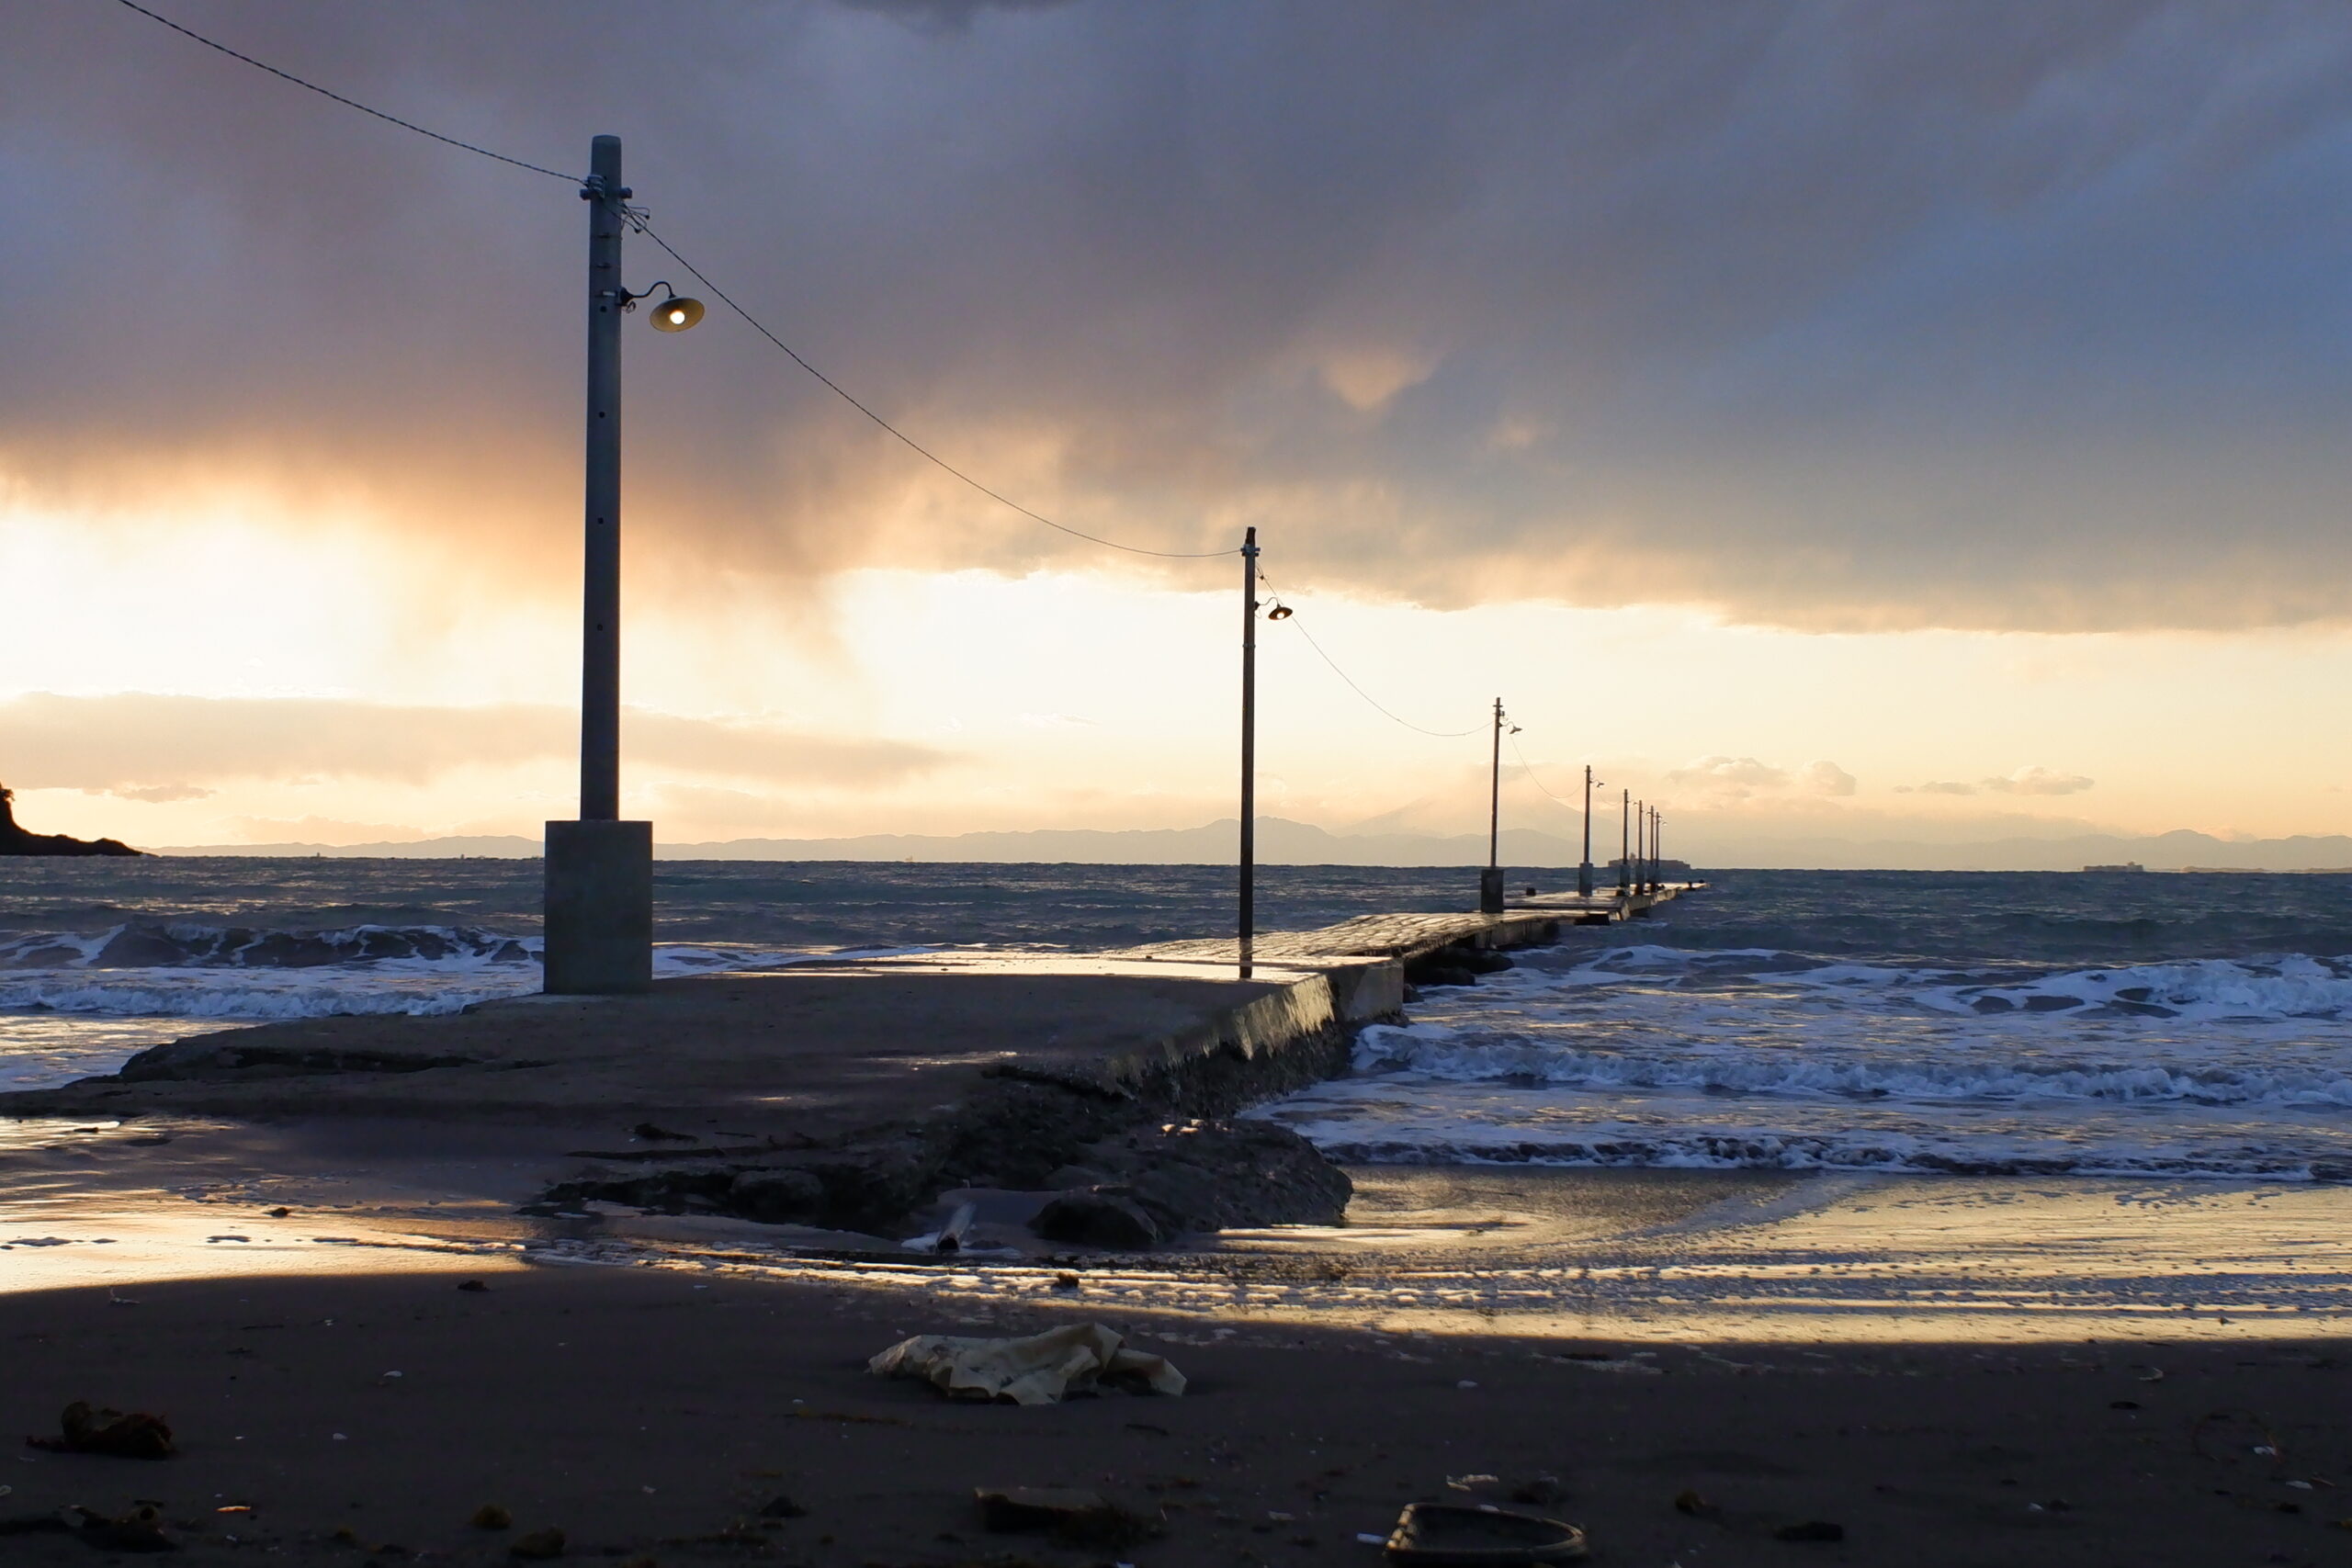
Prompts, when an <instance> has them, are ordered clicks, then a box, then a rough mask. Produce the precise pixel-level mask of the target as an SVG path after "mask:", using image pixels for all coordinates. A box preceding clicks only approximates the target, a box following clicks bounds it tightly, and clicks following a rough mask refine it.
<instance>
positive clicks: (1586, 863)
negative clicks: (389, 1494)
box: [1577, 762, 1592, 898]
mask: <svg viewBox="0 0 2352 1568" xmlns="http://www.w3.org/2000/svg"><path fill="white" fill-rule="evenodd" d="M1577 897H1579V898H1589V897H1592V764H1591V763H1590V762H1587V763H1586V764H1585V765H1584V859H1583V860H1582V861H1581V862H1579V863H1577Z"/></svg>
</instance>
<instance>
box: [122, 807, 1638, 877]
mask: <svg viewBox="0 0 2352 1568" xmlns="http://www.w3.org/2000/svg"><path fill="white" fill-rule="evenodd" d="M1238 826H1239V824H1238V822H1236V821H1235V819H1234V818H1229V817H1228V818H1225V819H1224V820H1223V821H1219V822H1211V823H1208V824H1207V825H1205V826H1204V827H1199V828H1155V829H1127V830H1125V831H1112V830H1101V829H1039V830H1036V831H1032V832H1020V833H958V834H956V835H954V836H952V837H939V836H927V835H918V834H905V833H868V834H865V835H863V836H861V837H858V838H852V839H730V840H728V841H726V842H725V843H718V844H657V845H655V846H654V850H653V853H654V857H655V858H656V859H658V860H848V861H909V860H911V861H965V862H983V863H1021V862H1031V863H1037V862H1042V863H1048V864H1050V863H1075V864H1085V865H1220V864H1224V863H1228V862H1230V861H1231V860H1232V859H1233V857H1234V850H1235V842H1234V840H1235V832H1236V829H1238ZM1600 847H1601V846H1600V845H1598V844H1596V845H1594V850H1595V852H1596V853H1598V852H1599V851H1600ZM1615 848H1616V846H1615V844H1614V843H1613V842H1612V843H1611V845H1610V846H1609V849H1610V850H1611V852H1614V850H1615ZM1502 850H1503V858H1504V859H1505V860H1506V861H1508V862H1510V863H1512V864H1514V865H1550V866H1559V865H1572V864H1574V863H1576V858H1577V854H1578V852H1579V850H1578V846H1577V845H1576V844H1574V843H1571V842H1570V841H1569V840H1566V839H1561V838H1555V837H1554V836H1553V835H1551V834H1549V833H1539V832H1535V831H1533V830H1532V829H1524V828H1514V829H1507V830H1506V831H1505V832H1504V833H1503V836H1502ZM538 852H539V840H537V839H526V838H524V837H522V836H520V835H519V834H515V835H501V836H492V837H478V838H454V839H419V840H414V841H413V842H407V843H377V844H209V845H189V846H184V847H180V848H175V849H160V850H157V851H155V853H157V854H165V855H327V856H334V857H339V858H367V857H379V858H383V859H390V860H449V859H455V858H457V857H458V856H465V855H479V856H488V857H492V858H498V859H527V858H530V857H533V856H536V855H537V853H538ZM1258 859H1259V860H1260V861H1261V862H1262V863H1265V864H1268V865H1484V864H1485V863H1486V862H1487V836H1486V835H1485V834H1483V833H1464V834H1461V835H1459V836H1457V837H1453V838H1440V837H1438V836H1436V835H1434V834H1427V833H1351V834H1340V833H1330V832H1327V831H1325V830H1324V829H1320V828H1317V827H1314V826H1311V825H1310V824H1308V823H1305V822H1293V821H1290V820H1288V819H1286V818H1280V817H1261V818H1258Z"/></svg>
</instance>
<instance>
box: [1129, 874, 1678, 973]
mask: <svg viewBox="0 0 2352 1568" xmlns="http://www.w3.org/2000/svg"><path fill="white" fill-rule="evenodd" d="M1701 886H1704V884H1702V883H1670V884H1668V885H1666V886H1661V887H1659V888H1657V890H1655V891H1654V892H1649V893H1628V894H1619V893H1617V892H1615V891H1614V890H1611V891H1610V892H1606V893H1595V894H1593V895H1591V896H1590V897H1583V896H1580V895H1577V894H1575V893H1552V894H1536V895H1533V896H1532V897H1530V896H1521V897H1519V898H1518V899H1516V900H1515V901H1514V902H1512V903H1511V904H1510V906H1509V907H1507V908H1505V909H1504V910H1503V912H1502V913H1501V914H1498V915H1488V914H1481V913H1478V912H1476V911H1475V910H1473V911H1465V912H1464V913H1460V914H1454V913H1446V912H1438V913H1428V912H1415V913H1405V914H1390V915H1360V916H1358V917H1357V918H1355V919H1352V920H1341V921H1340V923H1339V924H1338V925H1335V926H1325V927H1323V928H1321V929H1320V930H1318V931H1266V932H1262V933H1261V934H1260V935H1258V936H1257V937H1256V938H1254V939H1253V941H1252V944H1251V950H1252V953H1253V954H1254V955H1255V957H1256V958H1257V959H1258V960H1260V961H1261V962H1264V963H1274V964H1297V963H1309V964H1315V963H1333V962H1340V961H1345V960H1349V959H1382V958H1385V959H1394V960H1395V961H1397V963H1400V964H1405V965H1406V966H1407V968H1408V977H1409V974H1410V971H1411V970H1412V969H1413V968H1415V967H1417V966H1419V965H1422V964H1431V963H1438V964H1442V963H1443V962H1444V961H1446V960H1447V959H1449V958H1460V957H1464V956H1468V955H1470V954H1472V953H1500V952H1508V951H1510V950H1511V949H1513V948H1521V947H1548V946H1550V945H1551V944H1552V943H1554V942H1558V941H1559V940H1560V933H1561V930H1562V928H1564V927H1567V926H1579V925H1613V924H1615V923H1616V922H1617V921H1619V920H1623V919H1633V918H1635V917H1638V916H1641V915H1645V914H1647V913H1648V912H1649V911H1650V910H1651V909H1653V908H1657V906H1658V905H1660V904H1664V903H1668V902H1669V901H1671V900H1672V899H1674V898H1677V897H1680V896H1681V895H1683V894H1685V893H1690V892H1693V891H1695V890H1697V889H1698V888H1699V887H1701ZM1132 951H1133V952H1134V953H1137V954H1141V955H1148V956H1150V957H1154V958H1161V959H1182V960H1186V961H1189V962H1195V963H1201V962H1205V963H1222V964H1231V963H1232V962H1234V955H1235V943H1234V939H1233V938H1231V937H1204V938H1193V939H1189V940H1186V941H1182V942H1155V943H1153V944H1151V945H1149V946H1148V947H1139V948H1136V949H1133V950H1132Z"/></svg>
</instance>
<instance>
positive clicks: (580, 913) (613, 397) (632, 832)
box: [544, 136, 653, 995]
mask: <svg viewBox="0 0 2352 1568" xmlns="http://www.w3.org/2000/svg"><path fill="white" fill-rule="evenodd" d="M588 167H589V175H588V180H587V184H586V185H585V186H582V189H581V192H580V196H581V199H582V200H583V201H585V202H587V203H588V409H587V416H588V417H587V487H586V488H587V498H586V499H587V507H586V512H585V516H584V521H585V525H586V551H585V559H584V570H583V572H582V588H583V592H582V617H581V657H580V819H579V820H578V821H576V822H549V823H548V825H547V861H546V878H547V880H546V884H545V904H544V908H545V913H546V920H547V933H546V954H545V961H546V978H545V981H544V984H545V986H546V987H547V989H548V991H550V992H554V993H558V994H565V995H582V994H595V993H603V992H612V991H641V990H644V989H645V988H646V987H648V986H650V985H651V984H652V983H653V824H652V823H650V822H624V821H621V820H620V814H621V807H620V665H621V312H622V310H624V308H625V307H627V306H628V303H629V298H630V297H629V293H628V288H627V286H626V285H625V284H624V283H623V282H622V281H621V233H622V230H623V227H624V223H625V215H624V213H623V211H622V204H623V203H624V202H626V201H627V200H628V197H629V189H628V186H625V185H623V184H622V183H621V141H620V138H619V137H617V136H599V137H597V138H596V139H595V140H594V142H592V143H591V144H590V152H589V159H588Z"/></svg>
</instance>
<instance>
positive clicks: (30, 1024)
mask: <svg viewBox="0 0 2352 1568" xmlns="http://www.w3.org/2000/svg"><path fill="white" fill-rule="evenodd" d="M539 947H540V944H539V939H538V938H537V937H535V936H534V937H517V936H508V935H503V934H501V933H499V932H495V931H481V930H477V929H474V928H470V927H463V926H408V927H395V926H354V927H349V928H346V929H343V930H338V931H254V930H244V929H237V928H221V927H213V926H204V925H198V924H191V923H169V924H166V923H152V924H146V923H132V924H128V925H123V926H117V927H114V928H112V929H110V930H107V931H97V932H79V933H73V932H69V933H44V934H41V935H37V936H28V937H17V938H15V939H12V940H10V941H8V942H5V943H0V1086H5V1087H6V1088H11V1089H18V1088H31V1087H37V1086H38V1085H40V1084H42V1083H52V1082H59V1081H62V1080H63V1079H65V1078H68V1077H76V1076H80V1075H82V1074H85V1073H92V1072H104V1071H110V1070H111V1069H112V1067H113V1066H115V1065H116V1064H117V1063H119V1062H120V1061H121V1060H122V1058H124V1057H125V1056H128V1055H130V1053H131V1052H133V1051H135V1050H138V1049H141V1048H142V1047H144V1046H147V1045H152V1044H156V1043H161V1042H162V1041H164V1040H168V1039H173V1038H176V1037H178V1036H179V1035H180V1034H183V1033H188V1032H201V1030H200V1029H199V1028H196V1027H192V1026H202V1027H206V1028H220V1027H224V1026H229V1025H234V1024H240V1023H267V1022H275V1021H283V1020H288V1019H300V1018H326V1017H334V1016H364V1015H386V1014H405V1015H408V1016H411V1017H427V1016H432V1015H435V1014H441V1013H454V1012H460V1011H463V1010H465V1009H467V1008H469V1007H471V1006H473V1005H474V1004H476V1003H478V1002H485V1001H493V1000H496V999H498V998H503V997H518V996H527V995H529V994H531V993H533V992H535V991H537V990H538V989H539V987H540V966H539ZM916 951H922V950H921V949H908V948H889V949H870V950H861V954H862V955H879V954H882V953H901V952H916ZM861 954H852V955H861ZM838 956H844V954H842V953H834V952H815V951H810V950H808V949H781V948H766V947H759V946H752V945H743V946H729V945H717V944H708V943H684V942H662V943H657V944H655V947H654V950H653V973H654V976H655V978H657V979H668V978H674V977H677V976H687V975H708V974H719V973H727V972H730V971H751V970H760V969H774V968H779V967H782V966H785V965H787V964H804V963H809V962H811V961H813V960H817V959H822V958H831V957H838ZM141 960H144V962H141ZM127 1026H128V1027H127Z"/></svg>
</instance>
